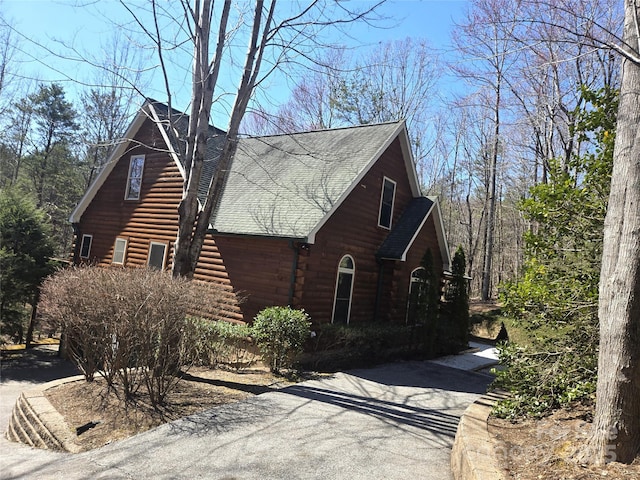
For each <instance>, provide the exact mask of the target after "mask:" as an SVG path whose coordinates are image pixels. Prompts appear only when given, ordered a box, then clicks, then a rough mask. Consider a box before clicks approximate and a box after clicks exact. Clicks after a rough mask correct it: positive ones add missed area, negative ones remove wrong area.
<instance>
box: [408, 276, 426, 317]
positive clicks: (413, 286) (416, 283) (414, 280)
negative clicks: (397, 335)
mask: <svg viewBox="0 0 640 480" xmlns="http://www.w3.org/2000/svg"><path fill="white" fill-rule="evenodd" d="M426 276H427V275H426V270H425V269H424V268H423V267H418V268H416V269H415V270H413V271H412V272H411V280H410V281H409V299H408V301H407V319H406V321H407V323H416V322H417V318H416V317H417V316H416V311H417V309H418V304H419V302H420V300H421V299H422V297H424V295H425V294H426V287H427V278H426Z"/></svg>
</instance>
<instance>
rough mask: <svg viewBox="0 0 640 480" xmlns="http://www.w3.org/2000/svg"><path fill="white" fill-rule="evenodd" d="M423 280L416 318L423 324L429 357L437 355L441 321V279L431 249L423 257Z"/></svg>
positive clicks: (419, 291) (424, 340)
mask: <svg viewBox="0 0 640 480" xmlns="http://www.w3.org/2000/svg"><path fill="white" fill-rule="evenodd" d="M421 266H422V268H423V270H421V271H420V272H421V274H422V275H423V280H422V281H421V282H420V283H421V285H420V287H419V290H418V297H417V308H416V317H417V318H416V320H417V323H418V324H420V325H423V326H424V328H423V334H424V338H423V344H424V348H425V354H426V355H427V356H428V357H433V356H435V355H436V353H437V351H436V345H437V336H438V331H439V328H438V323H439V321H440V311H439V310H440V309H439V307H440V281H439V279H438V275H437V274H436V271H435V267H434V265H433V255H432V254H431V250H430V249H429V250H427V251H426V252H425V254H424V256H423V257H422V263H421Z"/></svg>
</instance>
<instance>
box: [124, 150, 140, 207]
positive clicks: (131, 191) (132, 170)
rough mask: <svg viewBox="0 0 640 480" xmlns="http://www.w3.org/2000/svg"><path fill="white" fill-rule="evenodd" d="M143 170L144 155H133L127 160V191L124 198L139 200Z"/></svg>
mask: <svg viewBox="0 0 640 480" xmlns="http://www.w3.org/2000/svg"><path fill="white" fill-rule="evenodd" d="M143 170H144V155H134V156H132V157H131V160H130V161H129V175H128V176H127V191H126V192H125V194H124V199H125V200H139V199H140V191H141V190H142V171H143Z"/></svg>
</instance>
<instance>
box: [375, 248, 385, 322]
mask: <svg viewBox="0 0 640 480" xmlns="http://www.w3.org/2000/svg"><path fill="white" fill-rule="evenodd" d="M376 263H377V264H378V282H377V285H376V300H375V304H374V306H373V321H374V322H377V321H378V316H379V315H380V297H381V296H382V287H383V277H384V261H383V260H382V259H380V258H378V259H376Z"/></svg>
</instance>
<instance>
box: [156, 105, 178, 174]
mask: <svg viewBox="0 0 640 480" xmlns="http://www.w3.org/2000/svg"><path fill="white" fill-rule="evenodd" d="M149 112H150V117H151V119H152V120H153V122H154V123H155V124H156V126H157V127H158V130H159V131H160V135H162V139H163V140H164V143H165V144H166V145H167V150H168V152H169V155H171V158H172V159H173V161H174V163H175V164H176V167H178V170H180V175H182V179H183V180H185V179H186V172H185V170H184V167H183V166H182V163H181V162H180V159H179V158H178V153H177V152H176V151H175V150H174V149H173V146H172V144H171V140H170V139H169V135H168V134H167V131H166V130H165V129H164V128H162V121H161V120H160V117H158V112H156V109H155V108H153V104H149ZM170 128H173V127H170Z"/></svg>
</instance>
